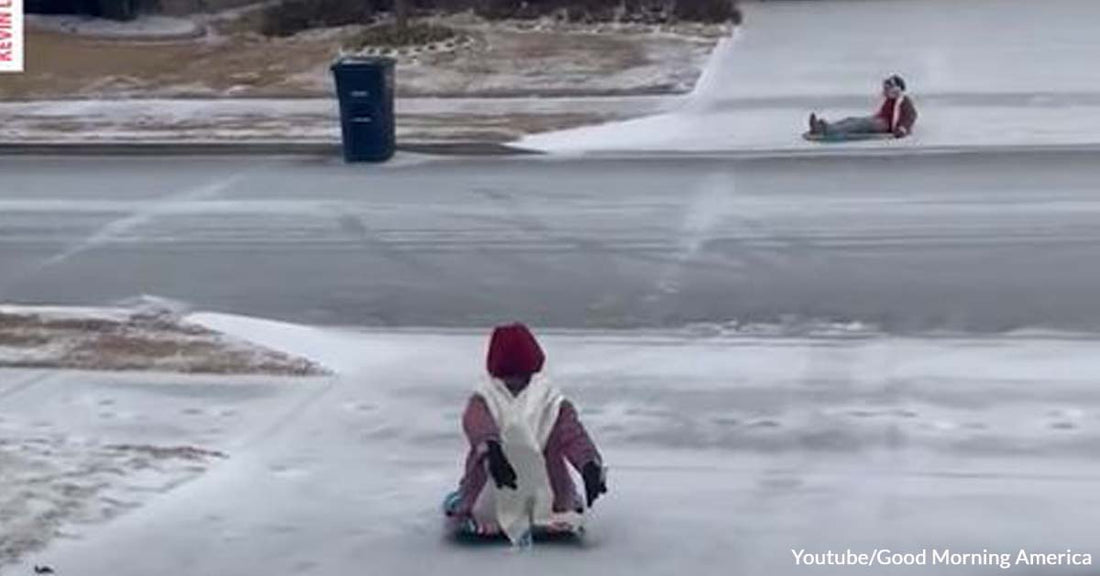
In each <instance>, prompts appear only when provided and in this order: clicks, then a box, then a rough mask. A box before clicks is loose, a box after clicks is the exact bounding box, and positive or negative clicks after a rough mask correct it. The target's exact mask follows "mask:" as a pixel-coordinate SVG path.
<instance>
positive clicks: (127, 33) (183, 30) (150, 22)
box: [26, 14, 203, 40]
mask: <svg viewBox="0 0 1100 576" xmlns="http://www.w3.org/2000/svg"><path fill="white" fill-rule="evenodd" d="M26 23H27V26H28V27H30V28H32V29H36V30H44V31H49V32H63V33H68V34H78V35H81V36H94V37H97V38H116V39H142V40H174V39H180V38H195V37H198V36H201V35H202V33H203V26H202V24H200V23H198V22H195V21H194V20H191V19H188V18H175V17H169V16H152V15H141V16H139V17H137V18H135V19H133V20H129V21H124V22H120V21H117V20H107V19H105V18H93V17H91V16H74V15H54V14H28V15H27V20H26Z"/></svg>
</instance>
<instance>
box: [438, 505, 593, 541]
mask: <svg viewBox="0 0 1100 576" xmlns="http://www.w3.org/2000/svg"><path fill="white" fill-rule="evenodd" d="M459 499H460V495H459V493H458V492H452V493H450V494H448V495H447V497H446V498H444V500H443V514H444V531H445V533H446V535H447V536H448V537H449V538H450V539H452V540H454V541H455V542H461V543H468V544H480V543H485V544H490V543H495V544H506V543H508V542H509V541H510V540H509V538H508V534H506V533H505V532H504V529H503V528H501V526H500V524H499V523H497V522H496V521H494V520H492V519H487V518H482V517H480V516H481V515H479V514H475V515H474V516H467V517H465V518H458V517H455V516H453V515H452V513H453V511H454V509H455V507H456V506H457V505H458V503H459ZM583 536H584V514H582V513H576V512H574V513H564V514H553V515H552V516H551V517H550V519H549V521H548V522H547V523H545V524H539V523H534V524H531V526H530V529H528V530H527V531H526V532H525V533H524V534H523V535H521V536H520V537H519V539H518V541H517V542H514V543H515V544H516V545H519V546H524V545H528V544H531V543H534V542H540V543H550V542H554V543H557V542H561V543H569V542H580V540H581V538H582V537H583Z"/></svg>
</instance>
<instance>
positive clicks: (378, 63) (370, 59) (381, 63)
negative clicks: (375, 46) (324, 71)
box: [332, 56, 396, 70]
mask: <svg viewBox="0 0 1100 576" xmlns="http://www.w3.org/2000/svg"><path fill="white" fill-rule="evenodd" d="M394 64H396V60H394V59H393V58H388V57H386V56H340V57H338V58H337V59H336V60H335V61H334V62H333V63H332V69H333V70H336V69H337V68H357V67H368V68H378V67H388V66H393V65H394Z"/></svg>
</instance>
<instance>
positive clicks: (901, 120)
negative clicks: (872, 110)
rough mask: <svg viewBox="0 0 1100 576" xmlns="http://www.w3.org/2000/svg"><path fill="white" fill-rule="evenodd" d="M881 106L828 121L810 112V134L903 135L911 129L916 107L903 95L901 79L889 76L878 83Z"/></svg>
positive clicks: (899, 136) (910, 131) (903, 85)
mask: <svg viewBox="0 0 1100 576" xmlns="http://www.w3.org/2000/svg"><path fill="white" fill-rule="evenodd" d="M882 97H883V102H882V106H880V107H879V110H878V112H877V113H876V114H875V115H874V116H856V117H851V118H845V119H843V120H840V121H838V122H829V121H827V120H825V119H824V118H818V116H817V114H810V134H820V135H823V136H844V135H849V134H893V135H894V137H895V138H904V137H906V136H908V135H909V134H911V133H912V132H913V124H915V123H916V122H917V108H916V107H915V106H913V100H912V99H911V98H909V97H908V96H907V95H906V94H905V80H902V78H901V76H897V75H894V76H891V77H889V78H887V79H886V80H884V81H883V82H882Z"/></svg>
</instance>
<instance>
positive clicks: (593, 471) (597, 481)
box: [581, 462, 607, 508]
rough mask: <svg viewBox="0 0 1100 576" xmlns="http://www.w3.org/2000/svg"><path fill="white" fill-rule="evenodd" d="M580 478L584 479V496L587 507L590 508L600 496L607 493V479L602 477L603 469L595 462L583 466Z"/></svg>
mask: <svg viewBox="0 0 1100 576" xmlns="http://www.w3.org/2000/svg"><path fill="white" fill-rule="evenodd" d="M581 478H584V495H585V498H586V499H587V500H588V507H589V508H591V507H592V503H593V502H595V501H596V498H599V497H600V494H606V493H607V478H605V477H604V474H603V469H602V468H600V465H599V464H596V463H595V462H589V463H588V464H585V465H584V468H583V469H582V470H581Z"/></svg>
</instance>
